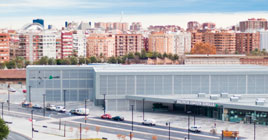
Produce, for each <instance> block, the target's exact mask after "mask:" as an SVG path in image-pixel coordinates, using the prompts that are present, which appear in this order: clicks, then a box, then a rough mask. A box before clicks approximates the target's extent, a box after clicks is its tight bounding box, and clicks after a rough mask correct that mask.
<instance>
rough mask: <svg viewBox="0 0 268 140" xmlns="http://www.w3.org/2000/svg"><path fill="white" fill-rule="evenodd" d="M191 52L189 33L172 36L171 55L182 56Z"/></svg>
mask: <svg viewBox="0 0 268 140" xmlns="http://www.w3.org/2000/svg"><path fill="white" fill-rule="evenodd" d="M189 52H191V33H187V32H178V33H176V34H174V44H173V54H177V55H184V54H185V53H189Z"/></svg>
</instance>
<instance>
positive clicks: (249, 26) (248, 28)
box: [239, 18, 268, 32]
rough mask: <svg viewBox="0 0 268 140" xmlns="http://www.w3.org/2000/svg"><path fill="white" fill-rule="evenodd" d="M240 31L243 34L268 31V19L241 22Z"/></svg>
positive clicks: (252, 19)
mask: <svg viewBox="0 0 268 140" xmlns="http://www.w3.org/2000/svg"><path fill="white" fill-rule="evenodd" d="M239 29H240V31H241V32H255V31H258V30H267V29H268V22H267V20H266V19H263V18H260V19H255V18H251V19H248V20H247V21H241V22H240V23H239Z"/></svg>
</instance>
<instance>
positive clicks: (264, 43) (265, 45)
mask: <svg viewBox="0 0 268 140" xmlns="http://www.w3.org/2000/svg"><path fill="white" fill-rule="evenodd" d="M260 49H261V50H263V49H265V50H266V51H268V31H261V32H260Z"/></svg>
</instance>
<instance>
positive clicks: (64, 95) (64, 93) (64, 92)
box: [63, 90, 66, 109]
mask: <svg viewBox="0 0 268 140" xmlns="http://www.w3.org/2000/svg"><path fill="white" fill-rule="evenodd" d="M63 103H64V109H66V90H63Z"/></svg>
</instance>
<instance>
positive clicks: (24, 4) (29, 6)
mask: <svg viewBox="0 0 268 140" xmlns="http://www.w3.org/2000/svg"><path fill="white" fill-rule="evenodd" d="M267 6H268V4H266V3H265V1H264V0H258V1H255V0H245V1H235V2H231V1H223V0H217V1H211V0H206V1H200V0H179V1H174V0H167V1H162V0H156V1H153V2H152V1H146V2H145V1H141V0H138V1H132V0H127V1H123V0H116V2H114V1H109V0H99V1H95V0H93V1H92V0H91V1H87V0H78V1H75V0H65V1H61V0H57V1H52V0H48V1H46V2H42V1H36V0H11V1H2V2H0V12H1V13H3V14H2V15H1V16H0V18H1V19H2V20H1V23H0V27H1V28H9V29H10V28H12V29H13V28H14V29H19V28H21V27H22V26H23V25H25V24H27V23H30V22H31V20H32V19H33V18H43V19H44V20H45V21H46V22H45V24H46V26H47V25H48V24H52V25H55V27H57V28H60V27H62V26H64V22H65V21H76V22H79V21H87V22H88V21H91V22H99V21H100V22H101V21H107V22H119V21H120V20H121V15H123V18H122V22H129V23H130V22H137V21H139V22H142V23H143V25H144V27H148V26H149V25H168V24H174V25H179V26H181V27H183V28H185V27H186V25H187V22H188V21H193V20H194V21H199V22H215V23H216V24H217V27H223V28H226V27H229V26H232V25H235V24H238V21H241V20H247V19H248V18H268V9H267V8H266V7H267ZM122 13H123V14H122ZM226 19H228V20H226Z"/></svg>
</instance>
